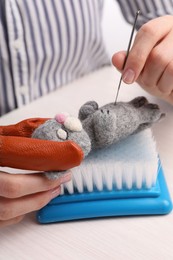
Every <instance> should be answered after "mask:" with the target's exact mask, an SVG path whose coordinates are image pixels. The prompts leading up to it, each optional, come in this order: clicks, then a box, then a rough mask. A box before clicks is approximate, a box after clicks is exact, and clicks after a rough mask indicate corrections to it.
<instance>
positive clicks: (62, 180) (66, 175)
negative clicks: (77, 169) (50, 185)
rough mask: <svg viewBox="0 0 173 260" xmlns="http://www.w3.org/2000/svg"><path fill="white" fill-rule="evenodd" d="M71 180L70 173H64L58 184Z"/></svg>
mask: <svg viewBox="0 0 173 260" xmlns="http://www.w3.org/2000/svg"><path fill="white" fill-rule="evenodd" d="M70 180H71V173H66V174H64V175H63V176H62V177H61V178H60V183H61V184H62V183H65V182H68V181H70Z"/></svg>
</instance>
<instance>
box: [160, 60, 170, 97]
mask: <svg viewBox="0 0 173 260" xmlns="http://www.w3.org/2000/svg"><path fill="white" fill-rule="evenodd" d="M158 88H159V90H160V91H161V92H162V93H164V94H165V95H166V96H169V95H171V93H172V91H173V61H171V62H170V63H169V64H168V66H167V67H166V69H165V71H164V73H163V75H162V77H161V79H160V81H159V82H158Z"/></svg>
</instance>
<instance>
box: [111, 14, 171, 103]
mask: <svg viewBox="0 0 173 260" xmlns="http://www.w3.org/2000/svg"><path fill="white" fill-rule="evenodd" d="M125 56H126V53H125V52H123V51H121V52H118V53H116V54H114V55H113V58H112V63H113V65H114V66H115V67H116V68H117V69H118V70H120V71H121V69H122V67H123V62H124V59H125ZM122 76H123V81H124V82H125V83H127V84H131V83H133V82H134V81H137V82H138V83H139V84H140V85H141V87H143V88H144V89H145V90H146V91H147V92H149V93H150V94H152V95H154V96H157V97H159V98H162V99H164V100H166V101H167V102H169V103H171V104H173V16H169V15H168V16H163V17H159V18H156V19H153V20H151V21H149V22H148V23H146V24H144V25H143V26H142V27H141V29H140V30H139V31H138V33H137V34H136V37H135V40H134V44H133V46H132V49H131V51H130V53H129V56H128V59H127V62H126V66H125V68H124V70H123V71H122Z"/></svg>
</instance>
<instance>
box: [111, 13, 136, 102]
mask: <svg viewBox="0 0 173 260" xmlns="http://www.w3.org/2000/svg"><path fill="white" fill-rule="evenodd" d="M139 14H140V10H138V11H137V12H136V15H135V20H134V23H133V28H132V32H131V35H130V40H129V44H128V48H127V53H126V57H125V60H124V63H123V67H122V70H124V68H125V65H126V62H127V58H128V56H129V52H130V47H131V43H132V39H133V34H134V31H135V26H136V22H137V19H138V15H139ZM121 82H122V75H121V78H120V81H119V84H118V89H117V94H116V98H115V103H114V105H116V102H117V98H118V94H119V90H120V86H121Z"/></svg>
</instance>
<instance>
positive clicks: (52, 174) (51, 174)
mask: <svg viewBox="0 0 173 260" xmlns="http://www.w3.org/2000/svg"><path fill="white" fill-rule="evenodd" d="M64 173H66V171H62V172H58V171H57V172H45V173H44V174H45V176H46V177H47V178H48V179H49V180H57V179H59V178H60V177H62V176H63V175H64Z"/></svg>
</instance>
